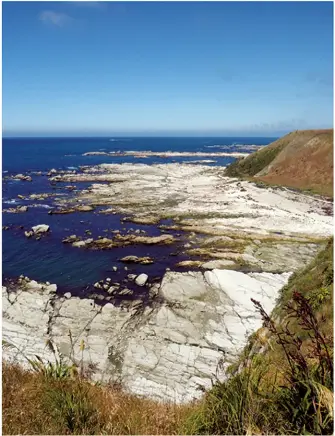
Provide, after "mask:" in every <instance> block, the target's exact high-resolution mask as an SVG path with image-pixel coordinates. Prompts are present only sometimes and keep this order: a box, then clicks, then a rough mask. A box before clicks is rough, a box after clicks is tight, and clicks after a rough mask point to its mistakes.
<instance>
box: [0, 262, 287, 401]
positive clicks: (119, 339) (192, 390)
mask: <svg viewBox="0 0 335 436" xmlns="http://www.w3.org/2000/svg"><path fill="white" fill-rule="evenodd" d="M289 276H290V273H284V274H271V273H260V274H256V273H253V274H244V273H241V272H236V271H230V270H217V269H214V270H213V271H206V272H205V273H204V274H202V273H201V272H198V271H197V272H185V273H177V272H171V271H170V272H167V273H166V274H165V275H164V278H163V280H162V283H161V285H160V287H159V289H158V290H157V291H158V293H159V294H160V297H161V298H160V300H163V303H161V304H158V303H157V305H156V306H155V307H154V308H149V307H146V308H145V307H143V306H142V304H141V302H140V301H139V302H138V304H137V303H136V304H134V305H133V306H132V307H130V308H129V309H128V310H127V309H122V308H120V307H116V306H114V305H113V304H111V303H108V304H106V305H104V306H97V305H95V303H94V300H91V299H80V298H77V297H71V296H70V295H66V296H65V297H58V296H56V295H55V293H54V291H55V285H49V286H46V285H43V284H39V283H37V282H35V281H30V282H28V283H26V284H25V285H24V286H23V285H18V286H17V289H16V292H9V291H8V290H7V289H6V288H3V338H4V339H5V340H6V341H7V342H8V343H11V344H13V345H14V347H5V348H4V350H3V357H4V358H5V359H7V360H15V361H18V362H21V363H22V364H23V365H27V361H26V358H25V356H27V357H33V358H34V356H35V355H36V354H37V355H39V356H40V357H42V358H43V359H45V360H51V361H52V360H53V359H54V356H53V355H52V353H51V351H50V350H49V349H48V348H47V347H46V345H45V343H46V340H47V339H51V341H52V342H53V344H54V345H55V346H56V347H57V349H58V350H59V352H61V353H62V354H63V355H64V356H68V357H69V356H73V357H72V359H74V360H75V362H77V363H79V362H80V361H81V358H82V357H83V362H84V365H85V366H87V367H88V366H89V365H90V366H91V367H93V368H95V369H94V373H93V379H94V380H97V381H98V380H99V381H102V382H105V383H108V382H113V381H120V382H121V383H122V385H123V386H124V388H126V389H127V390H129V391H130V392H133V393H135V394H139V395H143V396H146V397H151V398H155V399H159V400H163V401H175V402H177V403H184V402H188V401H191V400H192V399H194V398H199V397H200V396H201V395H202V391H201V390H199V388H202V389H203V388H205V389H207V388H210V386H211V383H212V380H213V378H214V377H215V376H218V377H219V379H222V380H223V379H224V378H225V376H226V375H225V367H226V365H227V364H228V363H230V362H231V361H233V360H234V359H235V358H236V356H237V354H238V353H239V352H240V350H241V349H242V348H243V347H244V346H245V344H246V341H247V337H248V335H250V334H251V333H252V332H254V331H255V330H256V329H257V328H259V327H260V326H261V323H262V321H261V319H260V317H259V315H258V314H257V313H256V312H255V310H254V307H253V305H252V303H251V301H250V298H255V299H256V300H259V301H260V302H261V303H262V304H263V305H264V308H265V309H266V310H268V311H271V310H272V308H273V307H274V304H275V300H276V298H277V296H278V291H279V289H280V288H281V287H282V286H283V285H284V284H286V282H287V280H288V278H289ZM69 331H71V337H72V339H71V340H70V339H69ZM81 340H84V342H85V350H84V352H83V356H82V352H81V351H80V347H79V345H80V343H81ZM223 359H224V364H223V365H219V364H220V363H222V360H223Z"/></svg>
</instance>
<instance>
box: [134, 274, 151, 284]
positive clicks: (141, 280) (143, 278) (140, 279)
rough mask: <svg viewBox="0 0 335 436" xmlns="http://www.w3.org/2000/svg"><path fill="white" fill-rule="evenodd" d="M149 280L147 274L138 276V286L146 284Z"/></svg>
mask: <svg viewBox="0 0 335 436" xmlns="http://www.w3.org/2000/svg"><path fill="white" fill-rule="evenodd" d="M147 280H148V275H147V274H140V275H139V276H137V277H136V279H135V283H136V284H137V285H138V286H144V285H145V284H146V282H147Z"/></svg>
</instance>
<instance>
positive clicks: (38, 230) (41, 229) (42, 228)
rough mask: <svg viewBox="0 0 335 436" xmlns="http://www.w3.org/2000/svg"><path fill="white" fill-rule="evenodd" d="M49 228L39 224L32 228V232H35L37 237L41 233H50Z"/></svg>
mask: <svg viewBox="0 0 335 436" xmlns="http://www.w3.org/2000/svg"><path fill="white" fill-rule="evenodd" d="M49 228H50V227H49V226H48V225H47V224H39V225H37V226H34V227H32V228H31V229H32V231H33V232H34V234H35V235H37V234H39V233H46V232H48V231H49Z"/></svg>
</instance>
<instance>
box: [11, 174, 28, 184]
mask: <svg viewBox="0 0 335 436" xmlns="http://www.w3.org/2000/svg"><path fill="white" fill-rule="evenodd" d="M13 179H14V180H23V181H25V182H31V181H32V178H31V177H30V176H25V175H23V174H16V176H14V177H13Z"/></svg>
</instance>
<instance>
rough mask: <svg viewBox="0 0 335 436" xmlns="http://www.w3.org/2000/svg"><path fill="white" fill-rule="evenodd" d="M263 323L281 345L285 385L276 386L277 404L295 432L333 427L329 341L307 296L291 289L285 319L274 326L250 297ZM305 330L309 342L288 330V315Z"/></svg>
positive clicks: (321, 431)
mask: <svg viewBox="0 0 335 436" xmlns="http://www.w3.org/2000/svg"><path fill="white" fill-rule="evenodd" d="M252 301H253V303H254V305H255V307H256V309H257V310H258V312H259V313H260V314H261V316H262V319H263V322H264V324H265V326H266V327H267V328H268V329H269V331H270V332H271V333H272V334H273V336H274V338H275V339H276V341H277V343H278V344H279V345H280V346H281V348H282V350H283V352H284V354H285V357H286V360H287V363H288V371H287V372H286V373H285V378H286V381H287V384H286V386H282V387H280V388H279V390H278V405H279V408H280V409H281V412H283V413H284V415H286V416H287V419H288V420H289V422H291V423H292V425H293V428H295V429H296V430H297V432H298V433H299V434H306V433H310V434H331V433H332V431H333V358H332V352H333V344H332V342H330V341H327V339H326V338H325V337H324V335H323V334H322V332H321V329H320V325H319V323H318V321H317V319H316V316H315V315H314V313H313V310H312V307H311V304H310V302H309V299H307V298H305V297H304V296H303V295H302V294H300V293H299V292H294V293H293V297H292V300H291V301H290V302H289V303H288V304H287V305H286V307H285V309H286V311H287V313H288V321H287V323H286V325H285V326H284V327H282V328H278V327H277V326H276V325H275V323H274V321H273V320H272V319H271V317H270V316H269V315H268V314H267V313H266V312H265V310H264V309H263V307H262V306H261V304H260V303H259V302H258V301H255V300H252ZM292 318H293V319H294V320H296V321H297V323H298V325H299V326H300V328H301V329H302V330H303V331H306V332H307V335H308V338H309V344H308V345H307V346H306V347H305V348H307V349H305V350H303V341H302V339H301V338H300V337H299V336H298V335H297V334H296V333H294V332H292V331H291V330H290V327H289V322H290V320H291V319H292Z"/></svg>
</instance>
